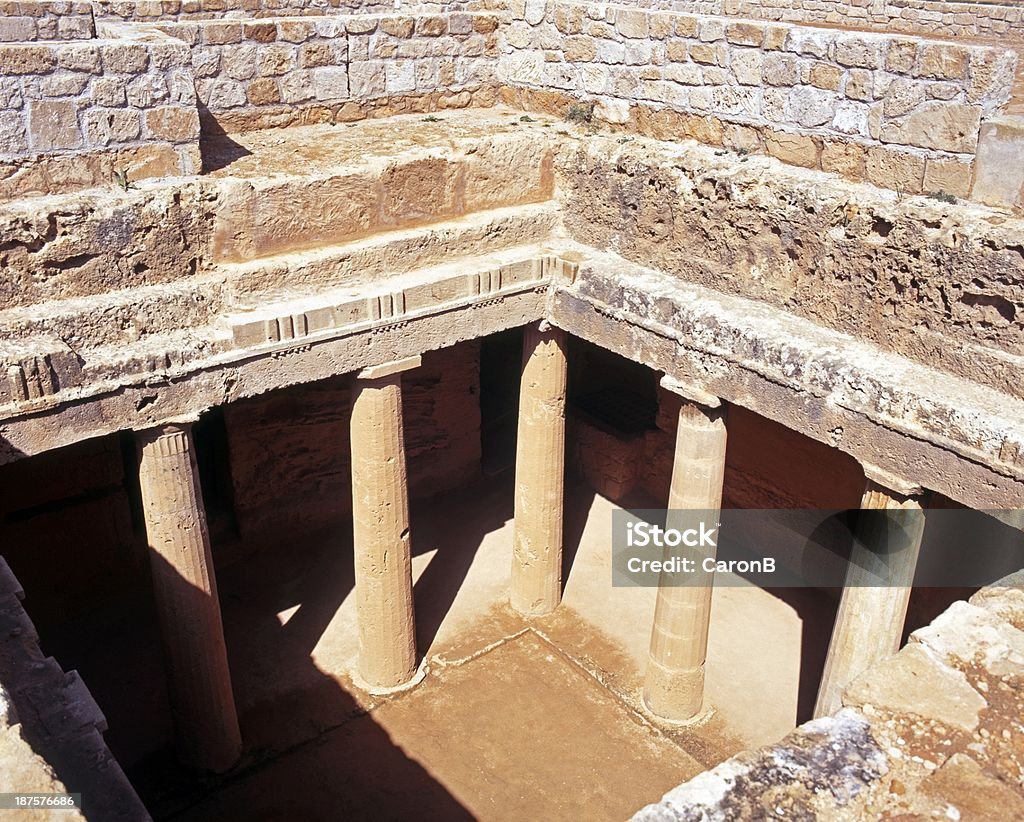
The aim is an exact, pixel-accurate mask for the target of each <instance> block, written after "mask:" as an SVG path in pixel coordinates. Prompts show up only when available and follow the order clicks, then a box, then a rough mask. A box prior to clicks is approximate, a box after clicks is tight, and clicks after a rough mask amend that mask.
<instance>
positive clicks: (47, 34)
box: [0, 0, 96, 43]
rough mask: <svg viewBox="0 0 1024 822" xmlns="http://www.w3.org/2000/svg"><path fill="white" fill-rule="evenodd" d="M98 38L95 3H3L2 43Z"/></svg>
mask: <svg viewBox="0 0 1024 822" xmlns="http://www.w3.org/2000/svg"><path fill="white" fill-rule="evenodd" d="M95 36H96V27H95V25H94V24H93V14H92V4H91V3H85V2H77V1H76V0H64V1H60V0H58V2H32V0H26V1H25V2H19V1H18V0H3V1H2V2H0V43H24V42H32V41H35V40H90V39H92V38H93V37H95Z"/></svg>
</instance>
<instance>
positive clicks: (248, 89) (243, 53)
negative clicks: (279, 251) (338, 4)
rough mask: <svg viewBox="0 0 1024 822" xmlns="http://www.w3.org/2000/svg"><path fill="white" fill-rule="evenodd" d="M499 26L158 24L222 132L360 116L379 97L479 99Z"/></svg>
mask: <svg viewBox="0 0 1024 822" xmlns="http://www.w3.org/2000/svg"><path fill="white" fill-rule="evenodd" d="M497 26H498V19H497V17H495V16H494V15H492V14H474V13H452V14H436V15H420V16H416V17H412V16H401V15H348V16H323V17H316V18H311V17H293V18H277V19H275V20H248V21H241V20H239V21H224V20H218V21H199V22H173V23H162V24H159V27H160V29H161V30H162V31H163V32H165V33H167V34H170V35H172V36H174V37H176V38H180V39H181V40H183V41H185V42H186V43H188V45H189V47H190V48H191V52H192V67H193V71H194V73H195V87H196V92H197V95H198V101H199V105H200V106H201V107H203V108H205V109H206V110H207V111H209V112H210V113H211V115H213V118H215V119H216V120H217V122H218V124H219V125H220V126H221V127H222V128H227V129H228V130H242V129H250V128H262V127H267V126H275V125H283V124H291V123H293V122H295V120H296V112H297V111H303V110H305V111H306V112H307V113H306V114H305V115H303V117H302V119H301V122H324V121H327V122H330V121H331V120H332V119H333V118H335V117H338V119H341V120H352V119H359V118H360V117H362V116H365V110H366V104H367V103H369V102H371V101H374V100H380V99H382V98H389V99H390V98H395V97H402V96H417V97H422V96H425V95H435V96H436V97H437V100H435V101H434V103H435V107H440V108H444V107H449V106H451V107H463V106H466V105H469V104H470V103H472V102H477V103H480V102H482V101H481V99H474V97H473V92H478V91H479V90H480V89H482V88H491V87H492V86H493V83H494V67H495V60H496V56H497V34H496V30H497ZM490 99H493V93H492V94H491V95H490ZM484 102H486V100H484ZM310 110H312V112H313V113H310ZM339 115H340V116H339Z"/></svg>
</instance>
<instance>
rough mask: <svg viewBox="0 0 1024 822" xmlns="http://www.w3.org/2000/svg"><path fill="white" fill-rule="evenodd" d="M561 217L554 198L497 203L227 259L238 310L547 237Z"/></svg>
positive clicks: (228, 277) (225, 265) (232, 301)
mask: <svg viewBox="0 0 1024 822" xmlns="http://www.w3.org/2000/svg"><path fill="white" fill-rule="evenodd" d="M560 225H561V215H560V212H559V208H558V205H557V204H556V203H553V202H543V203H537V204H530V205H523V206H513V207H505V208H496V209H493V210H489V211H481V212H477V213H475V214H470V215H466V216H463V217H458V218H456V219H453V220H446V221H444V222H439V223H434V224H432V225H429V226H425V227H421V228H406V229H398V230H395V231H389V232H386V233H383V234H378V235H375V236H374V237H371V238H367V239H365V240H356V241H353V242H348V243H340V244H336V245H329V246H323V247H320V248H316V249H310V250H306V251H290V252H284V253H280V254H275V255H273V256H271V257H265V258H263V259H260V260H254V261H249V262H242V263H222V264H221V265H220V266H218V271H220V272H222V273H223V275H224V278H225V281H226V282H228V283H229V284H230V295H229V297H228V300H229V303H230V304H231V306H232V307H234V308H235V309H236V310H245V309H255V308H258V307H259V306H261V305H263V304H264V303H266V302H267V301H280V300H287V299H291V298H295V297H300V296H302V295H303V294H304V293H316V292H318V291H321V290H323V289H327V288H336V287H338V286H342V285H344V286H355V285H360V284H363V283H367V282H376V281H378V280H380V279H381V277H382V276H385V275H386V276H392V275H396V274H402V273H404V272H407V271H414V270H417V269H420V268H425V267H429V266H434V265H441V264H443V263H445V262H446V261H448V260H450V259H451V257H452V250H453V249H458V256H460V257H461V256H468V257H472V256H479V255H486V254H491V253H495V252H498V251H501V250H502V249H503V248H508V247H516V246H520V245H524V244H533V243H538V242H543V241H545V240H546V239H547V238H549V237H551V236H553V235H554V234H555V233H556V232H557V231H558V229H559V227H560Z"/></svg>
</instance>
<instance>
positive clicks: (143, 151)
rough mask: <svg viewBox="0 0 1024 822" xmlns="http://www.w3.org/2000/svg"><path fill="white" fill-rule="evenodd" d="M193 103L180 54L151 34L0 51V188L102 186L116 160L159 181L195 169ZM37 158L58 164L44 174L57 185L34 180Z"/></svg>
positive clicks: (187, 64)
mask: <svg viewBox="0 0 1024 822" xmlns="http://www.w3.org/2000/svg"><path fill="white" fill-rule="evenodd" d="M195 102H196V101H195V90H194V86H193V82H192V68H191V55H190V54H189V49H188V47H187V46H185V45H184V44H182V43H181V42H179V41H177V40H175V39H173V38H170V37H167V36H165V35H161V34H159V33H151V34H146V35H142V36H139V37H136V38H131V39H95V40H90V41H88V42H82V41H71V42H52V43H49V42H36V43H9V44H3V45H0V187H6V186H12V187H15V186H16V187H17V188H18V189H19V190H20V191H21V192H22V193H30V192H31V191H33V189H36V188H39V189H43V190H47V189H48V188H50V187H51V186H52V185H53V184H54V183H55V182H58V183H59V182H60V181H71V180H82V179H85V180H88V179H92V178H94V177H99V178H102V179H105V180H111V179H112V174H111V172H112V170H113V168H114V167H116V166H117V165H118V162H119V160H118V156H119V155H121V156H122V157H124V158H129V157H130V158H131V159H132V161H133V162H135V163H136V164H137V165H138V164H139V163H142V164H144V165H145V164H148V165H149V166H150V167H151V169H150V170H151V171H157V172H159V173H162V174H185V173H194V172H197V171H198V170H199V167H198V148H197V146H196V141H197V139H198V135H199V118H198V114H197V112H196V107H195ZM97 153H102V154H104V155H106V157H105V158H104V159H100V158H98V157H96V156H95V155H96V154H97ZM83 155H85V156H86V158H87V159H83ZM90 155H92V156H91V157H90ZM39 158H45V159H48V160H57V161H58V162H57V166H58V167H59V169H60V170H59V172H54V171H53V169H52V168H51V169H50V170H49V171H47V172H45V174H47V175H54V174H56V176H57V178H58V179H57V180H54V179H52V177H51V178H50V179H36V178H37V177H38V176H39V174H40V173H43V172H39V170H38V169H36V168H35V166H37V165H38V160H39ZM61 158H65V160H66V162H65V163H64V164H63V165H61V164H60V162H59V161H60V159H61ZM125 161H127V160H125ZM137 176H147V175H146V174H145V172H144V171H143V172H141V173H139V174H137Z"/></svg>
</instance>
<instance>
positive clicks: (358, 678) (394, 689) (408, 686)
mask: <svg viewBox="0 0 1024 822" xmlns="http://www.w3.org/2000/svg"><path fill="white" fill-rule="evenodd" d="M428 673H430V666H429V665H428V664H427V660H426V657H424V658H423V661H422V662H420V664H419V666H418V667H417V668H416V672H415V673H414V674H413V675H412V678H411V679H409V681H408V682H403V683H401V684H400V685H392V686H391V687H390V688H386V687H382V686H380V685H371V684H370V683H369V682H367V681H366V680H364V679H363V677H362V674H360V673H359V671H358V669H357V670H354V671H352V672H351V673H350V676H351V677H352V684H353V685H355V686H356V687H357V688H358V689H359V690H360V691H364V692H366V693H368V694H370V695H371V696H390V695H391V694H400V693H404V692H405V691H411V690H412V689H413V688H415V687H416V686H417V685H419V684H420V683H421V682H422V681H423V680H424V679H426V677H427V674H428Z"/></svg>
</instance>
